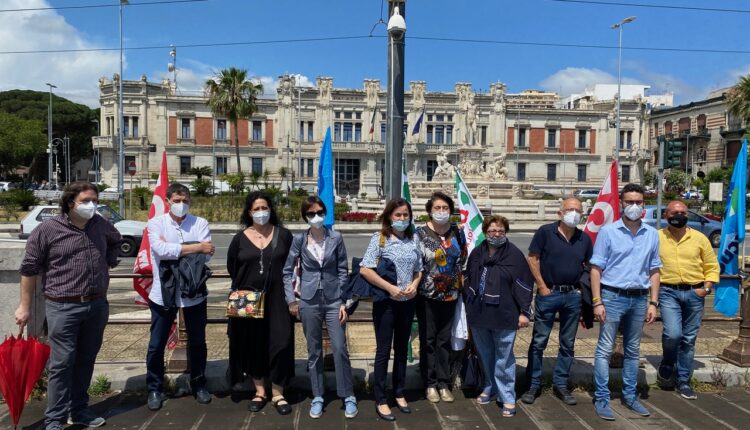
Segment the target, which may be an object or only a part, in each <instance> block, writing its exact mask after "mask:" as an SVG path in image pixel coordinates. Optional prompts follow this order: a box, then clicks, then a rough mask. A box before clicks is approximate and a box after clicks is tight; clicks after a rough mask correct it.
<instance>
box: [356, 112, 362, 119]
mask: <svg viewBox="0 0 750 430" xmlns="http://www.w3.org/2000/svg"><path fill="white" fill-rule="evenodd" d="M354 118H356V119H362V112H356V113H355V115H354Z"/></svg>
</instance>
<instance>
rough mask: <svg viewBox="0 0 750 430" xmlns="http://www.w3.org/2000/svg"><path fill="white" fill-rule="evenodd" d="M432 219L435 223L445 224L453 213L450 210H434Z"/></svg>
mask: <svg viewBox="0 0 750 430" xmlns="http://www.w3.org/2000/svg"><path fill="white" fill-rule="evenodd" d="M432 220H433V221H435V224H440V225H443V224H445V223H447V222H448V221H450V220H451V214H449V213H448V212H433V213H432Z"/></svg>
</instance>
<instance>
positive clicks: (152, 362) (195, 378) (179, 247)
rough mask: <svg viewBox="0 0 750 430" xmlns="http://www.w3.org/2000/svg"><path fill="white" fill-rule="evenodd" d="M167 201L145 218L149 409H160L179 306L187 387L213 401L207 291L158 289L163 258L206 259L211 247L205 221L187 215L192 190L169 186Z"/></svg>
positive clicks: (202, 399) (203, 401)
mask: <svg viewBox="0 0 750 430" xmlns="http://www.w3.org/2000/svg"><path fill="white" fill-rule="evenodd" d="M167 203H168V204H169V213H166V214H164V215H161V216H158V217H154V218H152V219H151V220H150V221H149V222H148V240H149V242H150V243H151V259H152V261H153V267H154V271H153V272H154V273H153V277H154V278H153V284H152V285H151V291H150V293H149V296H148V298H149V308H151V339H150V340H149V343H148V354H147V355H146V369H147V374H146V384H147V386H148V408H149V409H150V410H152V411H157V410H159V409H161V406H162V403H163V401H164V394H163V385H162V384H163V380H164V348H165V347H166V345H167V340H168V338H169V332H170V330H171V328H172V324H173V323H174V320H175V316H176V315H177V310H178V308H182V313H183V317H184V319H185V327H186V329H187V335H188V354H189V358H190V386H191V388H192V390H193V395H194V396H195V398H196V400H197V401H198V403H201V404H206V403H209V402H210V401H211V394H209V392H208V390H206V377H205V370H206V355H207V349H206V320H207V309H206V296H207V294H208V292H207V291H204V292H203V293H199V294H197V295H196V296H195V297H194V298H187V297H182V294H180V289H179V288H176V289H175V290H174V292H173V293H174V294H171V295H169V296H167V297H165V296H164V295H165V291H167V290H166V289H163V288H162V282H161V280H160V278H159V264H160V262H161V261H166V260H177V259H179V258H180V257H183V256H185V255H188V254H207V256H208V257H207V258H210V256H212V255H213V254H214V251H215V247H214V245H213V244H212V243H211V232H210V231H209V228H208V221H206V220H205V219H203V218H200V217H196V216H195V215H191V214H190V213H189V209H190V190H188V188H187V187H186V186H184V185H182V184H178V183H174V184H171V185H170V186H169V188H167Z"/></svg>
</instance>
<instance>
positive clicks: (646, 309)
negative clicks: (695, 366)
mask: <svg viewBox="0 0 750 430" xmlns="http://www.w3.org/2000/svg"><path fill="white" fill-rule="evenodd" d="M643 195H644V190H643V189H642V188H641V187H640V186H638V185H635V184H628V185H626V186H625V187H624V189H623V190H622V198H621V202H622V209H623V211H622V213H623V218H622V219H621V220H619V221H617V222H615V223H613V224H611V225H608V226H605V227H603V228H602V229H601V230H600V231H599V234H598V238H597V241H596V244H595V245H594V244H593V243H592V241H591V239H590V238H589V236H588V235H586V234H584V233H583V232H582V231H581V230H580V229H579V228H578V227H577V225H578V224H579V223H580V221H581V217H582V207H581V203H580V201H578V200H577V199H575V198H569V199H566V200H564V201H563V202H562V205H561V208H560V210H559V211H558V215H559V218H560V219H559V220H558V221H556V222H554V223H551V224H548V225H545V226H543V227H541V228H540V229H539V230H538V231H537V232H536V233H535V234H534V237H533V239H532V242H531V245H530V247H529V253H528V256H527V255H525V254H524V252H522V251H521V250H520V249H519V248H518V247H517V246H516V245H514V244H513V243H511V242H510V241H509V240H508V236H507V234H508V232H509V231H510V222H509V221H508V219H506V218H505V217H502V216H500V215H490V216H487V217H485V218H484V222H483V224H482V232H483V235H484V238H485V239H484V241H482V242H481V243H480V244H478V245H477V246H475V247H474V248H473V250H472V251H471V252H468V250H469V246H470V244H468V243H467V239H466V237H465V235H464V233H463V230H462V229H461V228H460V226H458V225H456V224H455V223H452V222H451V220H450V218H451V214H452V213H454V211H455V207H454V202H453V200H452V199H451V198H450V197H449V196H448V195H446V194H444V193H442V192H435V193H433V194H432V196H431V197H430V198H429V200H428V201H427V203H426V206H425V210H426V212H427V213H428V215H429V221H427V223H426V224H425V225H421V226H418V227H416V228H415V227H414V225H413V223H414V216H413V212H412V207H411V205H410V204H409V202H407V201H406V200H403V199H394V200H391V201H389V202H388V203H387V204H386V207H385V209H384V210H383V212H382V214H381V215H380V218H379V220H380V223H381V226H380V229H379V231H377V232H375V233H374V234H373V235H372V238H371V240H370V243H369V245H368V247H367V249H366V251H365V254H364V256H363V258H362V261H361V267H360V269H359V270H360V276H361V277H362V278H363V279H364V280H366V281H367V282H368V283H369V284H370V285H371V286H372V288H371V289H372V299H373V305H372V319H373V324H374V330H375V336H376V353H375V362H374V380H373V382H374V386H373V389H374V395H375V409H376V412H377V414H378V416H379V417H380V418H381V419H383V420H387V421H394V420H395V419H396V416H395V415H394V414H393V412H392V409H391V407H392V406H394V405H395V407H396V408H397V409H398V410H399V411H400V412H401V413H407V414H408V413H411V412H412V410H411V408H410V407H409V404H408V401H407V399H406V396H405V391H404V388H405V379H406V362H407V349H408V344H409V339H410V335H411V330H412V321H413V319H414V316H415V314H416V317H417V320H418V322H419V336H420V369H421V373H422V378H423V381H424V384H425V396H426V398H427V399H428V400H429V401H430V402H433V403H438V402H441V401H443V402H452V401H454V396H453V394H452V392H451V390H452V377H451V375H452V372H451V368H452V363H453V360H454V358H453V357H454V355H453V354H452V349H451V335H452V326H453V323H454V319H455V318H457V317H460V315H456V312H457V309H460V307H457V304H459V302H461V304H462V305H463V309H465V318H466V322H467V324H468V327H469V332H470V335H471V340H472V342H473V345H474V348H475V349H476V351H477V353H478V355H479V359H480V362H481V367H482V369H483V375H484V380H483V383H482V387H481V392H480V394H479V396H478V397H477V399H476V400H477V402H478V403H480V404H488V403H490V402H491V401H492V400H493V399H494V400H496V402H497V403H498V406H499V407H500V408H501V413H502V416H503V417H512V416H514V415H515V413H516V394H515V386H516V360H515V356H514V354H513V347H514V343H515V338H516V335H517V332H518V330H519V329H522V328H525V327H527V326H528V325H529V324H530V322H531V321H532V320H533V321H534V324H533V335H532V340H531V343H530V346H529V354H528V356H529V359H528V364H527V368H526V381H527V384H528V386H527V389H526V391H525V393H524V394H523V395H522V396H521V400H522V401H523V402H525V403H528V404H531V403H534V401H535V399H536V397H538V396H539V395H540V392H541V388H540V387H541V373H542V356H543V352H544V350H545V348H546V345H547V342H548V340H549V336H550V333H551V331H552V327H553V324H554V320H555V317H556V316H557V315H559V319H560V331H559V332H560V349H559V353H558V358H557V361H556V364H555V370H554V377H553V387H554V393H555V395H556V396H558V397H559V398H560V399H561V400H562V401H564V402H565V403H567V404H570V405H572V404H575V403H576V398H575V396H573V395H572V394H571V392H570V391H569V387H568V379H569V374H570V368H571V365H572V363H573V359H574V343H575V337H576V332H577V327H578V322H579V319H580V318H581V317H582V308H583V307H584V306H585V305H584V303H586V302H587V303H588V306H589V309H590V310H591V311H592V313H593V317H594V318H595V319H596V320H597V321H599V323H600V333H599V341H598V344H597V348H596V358H595V377H594V383H595V387H596V391H595V399H594V404H595V408H596V412H597V414H598V415H599V416H600V417H602V418H604V419H607V420H611V419H614V415H613V413H612V410H611V408H610V407H609V402H610V393H609V388H608V374H609V365H608V364H609V358H610V356H611V354H612V352H613V349H614V339H615V335H616V332H617V330H618V328H620V327H622V332H623V335H624V336H623V338H624V349H625V360H624V367H623V396H622V401H623V403H624V404H625V405H626V406H627V407H628V408H630V409H632V410H633V411H635V412H636V413H638V414H641V415H644V416H647V415H648V414H649V412H648V410H646V408H645V407H644V406H643V405H642V404H640V403H639V402H638V399H637V395H636V376H637V370H638V359H639V347H640V336H641V333H642V327H643V323H644V321H645V322H646V323H651V322H653V321H654V319H655V317H656V313H657V309H658V308H661V313H662V318H663V320H664V332H663V338H662V343H663V347H664V359H663V361H662V363H661V366H660V367H659V381H660V383H662V384H663V385H665V386H669V385H676V387H677V389H678V390H679V391H680V394H682V396H683V397H686V398H689V399H694V398H696V396H695V393H694V392H693V391H692V390H691V389H690V386H689V384H688V382H689V377H690V374H691V371H692V360H693V353H694V344H695V338H696V336H697V333H698V329H699V328H700V320H701V317H702V313H703V301H704V297H705V295H707V294H709V293H710V292H711V288H712V285H713V283H715V282H718V273H719V268H718V267H719V266H718V263H717V261H716V256H715V255H714V253H713V250H712V248H711V246H710V243H709V242H708V240H707V239H706V238H705V236H703V235H702V234H701V233H700V232H695V231H693V230H691V229H690V228H688V227H686V221H687V207H686V206H685V205H684V204H683V203H681V202H679V201H675V202H670V203H669V205H668V206H667V210H666V219H667V220H668V223H669V227H668V228H666V229H662V230H661V231H659V232H657V231H656V230H654V229H653V228H651V227H649V226H647V225H645V224H643V223H642V221H641V217H642V214H643V204H644V202H643ZM166 197H167V202H168V207H169V212H168V213H166V214H164V215H161V216H157V217H155V218H153V219H151V220H150V221H149V223H148V239H149V242H150V244H151V251H152V259H153V264H154V267H155V270H154V281H153V285H152V288H151V292H150V295H149V307H150V309H151V339H150V342H149V346H148V353H147V360H146V363H147V385H148V391H149V393H148V400H147V404H148V408H149V409H151V410H158V409H160V408H161V407H162V403H163V401H164V399H165V396H164V394H163V391H164V386H163V379H164V348H165V346H166V343H167V340H168V336H169V330H170V328H171V325H172V323H173V321H174V319H175V315H176V313H177V310H178V309H179V308H181V309H182V310H183V315H184V319H185V325H186V329H187V334H188V353H189V356H190V357H189V358H190V363H191V373H190V385H191V388H192V392H193V395H194V396H195V398H196V400H197V401H198V402H199V403H202V404H205V403H209V402H210V401H211V394H210V393H209V392H208V390H207V389H206V378H205V367H206V355H207V354H206V352H207V348H206V337H205V327H206V320H207V306H206V296H207V290H206V288H205V283H204V285H203V286H202V288H200V286H199V288H197V289H192V290H190V292H189V293H186V292H185V291H184V290H181V288H182V286H179V285H178V286H177V287H175V284H176V282H175V281H174V279H172V278H170V276H175V275H174V273H175V271H179V270H185V268H184V267H183V266H182V265H180V264H170V263H169V262H172V263H175V262H180V261H187V262H188V266H189V267H192V268H195V267H202V266H205V264H206V263H207V262H208V260H209V259H210V258H211V256H212V255H213V254H214V252H215V247H214V245H213V244H212V243H211V233H210V230H209V226H208V223H207V222H206V220H205V219H203V218H200V217H196V216H194V215H192V214H191V213H190V211H189V208H190V203H191V201H190V192H189V190H188V189H187V187H185V186H183V185H180V184H172V185H170V186H169V188H168V190H167V196H166ZM97 200H98V194H97V191H96V187H94V186H93V185H91V184H87V183H74V184H71V185H70V186H69V187H68V189H67V190H66V192H65V194H64V195H63V198H62V200H61V209H62V210H61V212H62V213H61V214H60V215H59V216H58V217H55V218H53V219H51V220H48V221H46V222H44V223H42V225H41V226H39V227H38V228H37V229H35V230H34V232H33V233H32V235H31V237H30V238H29V240H28V244H27V248H26V255H25V258H24V261H23V264H22V267H21V274H22V281H21V286H22V290H21V305H20V306H19V308H18V310H17V311H16V319H17V321H18V323H19V324H20V325H21V326H22V327H23V325H24V324H25V323H26V320H27V319H28V315H29V308H30V301H31V299H30V298H31V295H32V294H33V290H34V288H35V282H36V276H42V278H43V288H44V293H45V296H46V297H47V305H46V306H47V310H46V311H47V318H48V324H49V340H50V344H51V346H52V356H51V359H50V372H49V394H48V398H49V405H48V409H47V412H46V428H47V429H48V430H57V429H60V428H62V423H63V422H64V421H66V420H67V421H69V422H70V423H76V424H83V425H87V426H92V427H93V426H99V425H102V424H104V419H103V418H101V417H98V416H96V414H94V413H92V412H91V411H90V410H89V409H88V407H87V405H88V396H87V394H86V390H85V387H87V386H88V382H89V381H90V379H91V374H92V371H93V364H94V359H95V357H96V354H97V353H98V351H99V348H100V346H101V341H102V334H103V330H104V326H105V325H106V322H107V317H108V302H107V300H106V291H107V286H108V283H109V277H108V268H109V267H114V266H115V265H116V264H117V249H118V245H119V241H120V237H119V234H118V233H117V230H115V229H114V227H112V226H111V224H110V223H108V222H106V221H105V220H104V219H102V218H101V217H94V214H95V210H96V204H97ZM92 208H93V210H92ZM329 210H332V208H327V207H326V206H325V204H324V203H323V201H321V200H320V199H319V198H318V197H315V196H312V197H308V198H307V199H306V200H305V201H304V202H303V203H302V205H301V216H302V218H303V219H304V220H305V221H306V222H307V224H308V225H309V228H308V229H306V230H304V231H302V232H300V233H297V234H295V235H293V234H292V233H291V232H290V231H289V230H287V229H286V228H284V227H283V226H282V223H281V221H280V219H279V217H278V215H277V212H276V209H275V207H274V202H273V200H272V199H271V198H270V197H269V196H268V195H266V194H264V193H263V192H253V193H250V194H249V195H248V196H247V198H246V201H245V207H244V209H243V212H242V214H241V223H242V225H243V227H244V228H243V230H242V231H240V232H239V233H237V234H236V235H235V237H234V238H233V239H232V241H231V244H230V246H229V250H228V255H227V269H228V271H229V274H230V277H231V280H232V282H231V289H232V290H254V291H262V292H264V293H265V299H264V317H263V318H230V319H229V323H228V327H227V334H228V338H229V370H228V375H229V378H230V381H231V383H232V385H233V387H235V388H236V387H238V386H239V385H241V384H244V383H246V382H248V383H249V382H252V385H253V386H254V394H253V397H252V398H251V399H250V402H249V409H250V411H253V412H258V411H260V410H262V409H263V408H264V407H265V405H266V404H267V403H268V402H269V401H270V402H271V403H272V405H273V406H274V407H275V409H276V410H277V412H278V413H279V414H282V415H285V414H289V413H290V412H291V411H292V408H291V405H290V403H289V402H288V401H287V400H286V398H285V397H284V390H285V388H286V387H287V386H288V385H289V383H290V381H291V378H292V377H293V376H294V339H295V337H294V323H295V319H296V318H299V319H300V320H301V322H302V328H303V331H304V334H305V338H306V341H307V350H308V360H307V365H308V371H309V373H310V382H311V387H312V394H313V399H312V402H311V404H310V410H309V415H310V416H311V417H312V418H318V417H320V416H321V415H322V414H323V412H324V409H325V401H324V398H323V395H324V390H325V387H324V382H323V348H322V344H323V324H324V323H325V326H326V327H327V330H328V333H329V336H330V339H331V346H332V352H333V358H334V363H335V374H336V393H337V395H338V397H340V398H341V399H342V406H343V409H344V414H345V416H346V417H347V418H353V417H355V416H356V415H357V413H358V403H357V398H356V396H355V394H354V390H353V383H352V370H351V363H350V359H349V353H348V348H347V342H346V323H347V320H348V318H349V313H348V309H347V307H346V300H345V295H344V291H345V289H346V286H347V283H348V282H349V270H348V269H349V268H348V257H347V252H346V247H345V245H344V240H343V238H342V235H341V233H339V232H337V231H335V230H332V229H330V228H327V227H325V226H324V219H325V217H326V215H327V213H328V211H329ZM386 262H387V263H389V264H390V265H387V264H383V263H386ZM164 266H166V267H167V269H164V270H157V269H156V268H157V267H159V268H161V267H164ZM382 267H389V268H390V269H391V272H393V273H384V271H383V270H381V268H382ZM589 272H590V288H589V286H588V285H587V283H586V279H588V278H589ZM170 274H172V275H170ZM192 275H195V273H192ZM192 275H191V276H192ZM660 275H661V277H660ZM196 276H200V273H199V274H198V275H196ZM162 278H163V279H162ZM178 284H179V283H178ZM534 284H536V289H537V293H536V299H535V300H533V286H534ZM588 296H590V297H589V299H588V300H585V299H584V297H588ZM532 302H533V303H532ZM532 305H533V306H532ZM391 354H392V355H393V372H392V390H393V392H392V401H391V398H389V396H388V394H387V391H386V376H387V370H388V362H389V359H390V357H391ZM74 380H75V381H77V383H75V384H73V383H72V381H74ZM76 387H78V388H76ZM81 387H83V388H81Z"/></svg>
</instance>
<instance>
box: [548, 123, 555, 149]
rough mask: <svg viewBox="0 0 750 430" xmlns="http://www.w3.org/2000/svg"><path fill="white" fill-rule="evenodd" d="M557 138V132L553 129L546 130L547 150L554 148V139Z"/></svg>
mask: <svg viewBox="0 0 750 430" xmlns="http://www.w3.org/2000/svg"><path fill="white" fill-rule="evenodd" d="M556 137H557V130H555V129H554V128H550V129H548V130H547V147H548V148H554V147H555V146H557V145H555V143H556V142H555V138H556Z"/></svg>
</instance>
